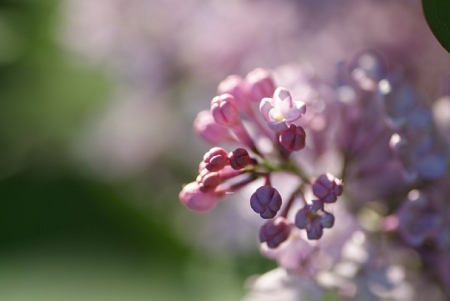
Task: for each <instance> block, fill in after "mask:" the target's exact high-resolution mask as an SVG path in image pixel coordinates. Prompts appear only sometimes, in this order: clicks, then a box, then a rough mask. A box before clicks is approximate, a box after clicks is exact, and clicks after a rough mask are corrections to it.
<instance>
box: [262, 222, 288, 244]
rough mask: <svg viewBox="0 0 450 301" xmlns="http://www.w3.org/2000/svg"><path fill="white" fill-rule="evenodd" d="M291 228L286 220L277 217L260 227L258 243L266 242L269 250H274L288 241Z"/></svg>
mask: <svg viewBox="0 0 450 301" xmlns="http://www.w3.org/2000/svg"><path fill="white" fill-rule="evenodd" d="M292 228H293V227H292V224H291V223H290V222H289V221H288V220H286V219H285V218H284V217H281V216H279V217H277V218H274V219H272V220H270V221H268V222H266V223H265V224H264V225H262V227H261V228H260V229H259V241H260V242H266V243H267V246H268V247H269V248H271V249H274V248H276V247H278V246H279V245H280V244H281V243H282V242H284V241H285V240H287V239H288V237H289V235H290V233H291V230H292Z"/></svg>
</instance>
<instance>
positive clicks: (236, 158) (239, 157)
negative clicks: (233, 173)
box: [228, 148, 253, 170]
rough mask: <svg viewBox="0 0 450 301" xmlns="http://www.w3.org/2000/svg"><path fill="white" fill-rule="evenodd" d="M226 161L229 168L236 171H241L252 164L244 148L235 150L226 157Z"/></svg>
mask: <svg viewBox="0 0 450 301" xmlns="http://www.w3.org/2000/svg"><path fill="white" fill-rule="evenodd" d="M228 159H229V162H230V166H231V167H232V168H233V169H236V170H239V169H242V168H244V167H246V166H247V165H249V164H252V162H253V160H252V158H250V155H249V154H248V152H247V150H246V149H245V148H237V149H235V150H234V151H232V152H231V153H230V154H229V155H228Z"/></svg>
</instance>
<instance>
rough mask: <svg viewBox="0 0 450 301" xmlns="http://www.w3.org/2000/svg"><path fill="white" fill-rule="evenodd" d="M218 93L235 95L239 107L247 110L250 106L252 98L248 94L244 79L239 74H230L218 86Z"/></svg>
mask: <svg viewBox="0 0 450 301" xmlns="http://www.w3.org/2000/svg"><path fill="white" fill-rule="evenodd" d="M217 93H218V94H219V95H220V94H230V95H232V96H233V97H234V100H235V101H236V104H237V105H238V107H239V108H241V109H244V110H247V109H249V107H250V100H249V98H248V95H247V91H246V86H245V82H244V79H243V78H242V77H240V76H239V75H230V76H228V77H227V78H226V79H224V80H223V81H222V82H220V84H219V86H218V87H217Z"/></svg>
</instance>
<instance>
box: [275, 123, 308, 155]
mask: <svg viewBox="0 0 450 301" xmlns="http://www.w3.org/2000/svg"><path fill="white" fill-rule="evenodd" d="M305 139H306V133H305V130H304V129H303V128H302V127H301V126H296V125H294V124H291V126H290V127H289V128H288V129H287V130H285V131H283V132H281V134H280V144H281V145H282V146H283V147H284V148H285V149H287V150H289V151H292V152H293V151H298V150H301V149H303V148H304V147H305Z"/></svg>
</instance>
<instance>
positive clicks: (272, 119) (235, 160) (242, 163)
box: [179, 69, 342, 248]
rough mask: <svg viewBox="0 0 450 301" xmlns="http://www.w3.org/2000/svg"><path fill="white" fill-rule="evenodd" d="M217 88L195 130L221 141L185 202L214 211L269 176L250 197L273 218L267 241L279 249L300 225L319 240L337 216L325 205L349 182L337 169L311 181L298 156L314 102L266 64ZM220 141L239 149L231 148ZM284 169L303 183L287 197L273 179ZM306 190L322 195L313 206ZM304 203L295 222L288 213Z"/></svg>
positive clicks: (265, 230) (264, 231) (263, 232)
mask: <svg viewBox="0 0 450 301" xmlns="http://www.w3.org/2000/svg"><path fill="white" fill-rule="evenodd" d="M217 91H218V93H219V95H217V96H215V97H214V98H213V99H212V101H211V107H210V110H209V111H202V112H200V113H199V114H198V115H197V118H196V120H195V122H194V129H195V131H196V132H197V133H198V134H199V135H200V136H201V137H203V138H204V139H205V140H206V141H208V142H210V143H212V144H214V145H216V146H214V147H213V148H211V149H210V150H209V151H208V152H206V154H205V155H204V156H203V160H202V162H201V163H200V165H199V174H198V176H197V179H196V181H195V182H192V183H189V184H187V185H185V186H184V187H183V189H182V191H181V192H180V194H179V198H180V200H181V202H182V203H183V204H185V205H186V206H187V207H189V208H190V209H192V210H194V211H198V212H204V211H208V210H210V209H212V208H213V207H215V206H216V205H217V203H218V201H219V200H220V199H221V198H223V197H224V196H226V195H228V194H233V193H234V192H235V191H237V190H238V189H240V188H242V187H244V186H246V185H247V184H249V183H251V182H253V181H256V180H257V179H263V182H264V183H263V185H262V186H260V187H259V188H257V189H256V191H254V193H253V194H252V195H251V197H250V207H251V208H252V209H253V211H255V212H256V213H257V214H259V215H260V217H261V218H263V219H266V220H267V222H266V223H264V224H263V225H262V226H261V228H260V232H259V239H260V241H261V243H266V244H267V246H268V247H269V248H277V247H278V246H279V245H280V244H281V243H283V242H284V241H286V240H287V239H288V238H289V237H290V235H291V233H292V230H293V229H297V228H299V229H306V232H307V236H308V238H309V239H313V240H316V239H319V238H320V237H321V236H322V233H323V228H331V227H333V225H334V216H333V214H332V213H330V212H328V211H326V210H325V208H324V206H325V204H326V205H328V204H330V203H334V202H336V200H337V197H338V196H339V195H341V194H342V182H341V181H340V180H339V179H336V178H335V177H333V176H332V175H330V174H323V175H321V176H320V177H318V178H317V179H315V180H313V181H311V180H310V179H311V178H310V177H309V176H308V175H307V173H306V172H305V171H304V170H303V169H302V168H301V167H300V166H299V165H298V164H297V163H296V161H294V160H293V159H292V158H291V156H290V155H291V153H292V152H295V151H300V150H302V149H304V148H305V146H306V136H307V134H306V131H305V129H304V128H303V127H302V126H301V125H299V124H298V121H299V119H300V118H301V117H302V116H303V115H304V114H305V113H306V104H305V103H304V102H303V101H300V100H297V99H296V98H295V95H291V93H290V92H289V91H288V89H286V88H283V87H277V86H276V84H275V81H274V79H273V78H272V75H271V73H270V72H269V71H268V70H264V69H256V70H254V71H252V72H250V73H249V74H248V75H247V76H246V77H245V78H243V77H240V76H238V75H232V76H229V77H227V78H226V79H225V80H224V81H222V82H221V83H220V84H219V86H218V89H217ZM261 117H262V118H261ZM262 139H264V140H265V141H271V143H272V146H271V147H269V148H263V147H261V143H260V142H261V140H262ZM218 144H226V145H229V144H234V145H235V146H234V147H233V148H234V150H233V151H231V152H228V151H226V150H225V149H224V148H222V147H219V146H217V145H218ZM281 171H284V172H289V173H291V174H293V175H294V176H296V177H297V178H298V179H299V180H300V181H299V182H300V183H299V186H298V187H297V189H295V190H294V192H292V194H291V195H290V197H289V198H288V201H287V202H283V199H282V196H281V194H280V192H279V191H278V190H277V189H276V188H275V187H273V186H272V183H271V176H272V174H273V173H275V172H281ZM306 189H309V190H310V191H312V192H313V193H314V195H315V197H316V198H317V199H316V200H313V201H312V202H311V204H308V203H307V201H306V199H305V196H304V195H305V190H306ZM296 201H298V202H303V203H304V204H305V205H304V207H303V208H302V209H300V210H298V212H297V213H296V217H295V221H294V220H293V221H290V220H289V219H288V213H289V211H290V210H291V208H295V206H292V205H293V203H295V202H296ZM300 204H301V203H300ZM297 208H298V206H297ZM294 213H295V212H294ZM292 215H294V214H292ZM297 231H298V230H297Z"/></svg>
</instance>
